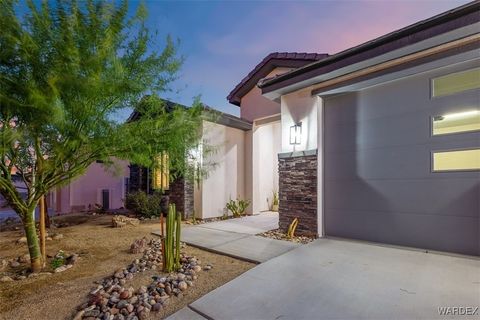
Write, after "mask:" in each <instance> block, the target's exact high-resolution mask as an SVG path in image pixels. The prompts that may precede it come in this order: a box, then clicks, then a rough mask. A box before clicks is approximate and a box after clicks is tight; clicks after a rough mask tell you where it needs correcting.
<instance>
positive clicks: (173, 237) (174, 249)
mask: <svg viewBox="0 0 480 320" xmlns="http://www.w3.org/2000/svg"><path fill="white" fill-rule="evenodd" d="M181 225H182V215H181V213H179V212H178V213H177V210H176V209H175V204H170V205H169V206H168V214H167V230H166V234H165V238H164V239H163V241H164V243H165V246H164V247H165V249H164V252H163V261H164V263H163V269H164V271H165V272H172V271H174V270H175V269H178V268H180V230H181Z"/></svg>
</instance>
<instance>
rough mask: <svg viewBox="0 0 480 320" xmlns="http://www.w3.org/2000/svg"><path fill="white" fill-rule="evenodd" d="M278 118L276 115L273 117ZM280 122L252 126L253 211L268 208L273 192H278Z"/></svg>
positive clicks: (257, 211) (256, 211)
mask: <svg viewBox="0 0 480 320" xmlns="http://www.w3.org/2000/svg"><path fill="white" fill-rule="evenodd" d="M275 118H276V119H278V117H275ZM281 131H282V124H281V122H280V121H279V120H276V121H273V122H269V123H263V124H260V125H256V124H255V123H254V128H253V157H252V160H253V175H252V185H251V186H252V197H253V198H252V210H253V213H259V212H262V211H267V210H270V207H271V203H272V198H273V192H278V153H280V152H281V145H282V143H281V137H282V135H281Z"/></svg>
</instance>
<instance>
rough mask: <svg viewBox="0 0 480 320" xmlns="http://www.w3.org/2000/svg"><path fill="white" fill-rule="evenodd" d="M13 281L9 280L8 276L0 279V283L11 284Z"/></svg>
mask: <svg viewBox="0 0 480 320" xmlns="http://www.w3.org/2000/svg"><path fill="white" fill-rule="evenodd" d="M12 281H13V279H12V278H10V277H9V276H3V277H1V278H0V282H12Z"/></svg>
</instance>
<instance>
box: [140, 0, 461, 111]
mask: <svg viewBox="0 0 480 320" xmlns="http://www.w3.org/2000/svg"><path fill="white" fill-rule="evenodd" d="M467 2H468V1H453V0H436V1H435V0H430V1H419V0H417V1H413V0H412V1H407V0H402V1H387V0H383V1H359V0H356V1H146V2H145V3H146V6H147V8H148V12H149V18H148V25H149V27H150V28H152V29H156V30H158V32H159V36H164V35H166V34H170V35H171V36H172V37H173V38H175V39H179V40H180V43H179V52H180V54H181V55H183V56H184V57H185V63H184V65H183V67H182V70H181V72H180V74H179V76H180V77H179V79H178V80H177V81H176V82H175V83H173V84H172V91H171V92H167V93H165V94H164V96H165V98H168V99H171V100H173V101H175V102H178V103H182V104H186V105H189V104H191V103H192V101H193V97H195V96H197V95H201V100H202V102H204V103H206V104H207V105H209V106H211V107H214V108H216V109H219V110H220V111H223V112H227V113H231V114H234V115H239V107H237V106H234V105H231V104H229V103H228V101H227V99H226V97H227V95H228V93H229V92H230V91H231V90H232V89H233V88H234V87H235V85H236V84H237V83H238V82H240V81H241V80H242V78H243V77H245V76H246V75H247V74H248V73H249V72H250V71H251V70H252V69H253V68H254V67H255V65H256V64H258V63H259V62H260V61H261V60H262V59H263V58H264V57H265V56H266V55H267V54H269V53H271V52H276V51H278V52H284V51H296V52H317V53H329V54H333V53H336V52H339V51H342V50H345V49H348V48H350V47H352V46H355V45H358V44H361V43H363V42H365V41H368V40H371V39H374V38H376V37H379V36H381V35H384V34H386V33H388V32H391V31H394V30H397V29H399V28H402V27H405V26H407V25H410V24H412V23H415V22H417V21H420V20H423V19H426V18H429V17H431V16H433V15H436V14H439V13H442V12H444V11H447V10H450V9H452V8H455V7H457V6H460V5H462V4H464V3H467ZM130 3H131V6H132V8H133V7H136V5H138V2H135V1H130Z"/></svg>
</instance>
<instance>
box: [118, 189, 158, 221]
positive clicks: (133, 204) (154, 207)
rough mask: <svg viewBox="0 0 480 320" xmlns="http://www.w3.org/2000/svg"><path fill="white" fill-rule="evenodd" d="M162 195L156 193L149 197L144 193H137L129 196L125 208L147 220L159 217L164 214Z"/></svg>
mask: <svg viewBox="0 0 480 320" xmlns="http://www.w3.org/2000/svg"><path fill="white" fill-rule="evenodd" d="M161 202H162V195H161V194H160V193H154V194H151V195H147V194H146V193H145V192H143V191H136V192H131V193H129V194H127V197H126V199H125V207H126V208H127V209H128V210H131V211H133V212H134V213H135V214H137V215H140V216H142V217H145V218H151V217H158V216H160V214H161V212H162V208H161Z"/></svg>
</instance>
